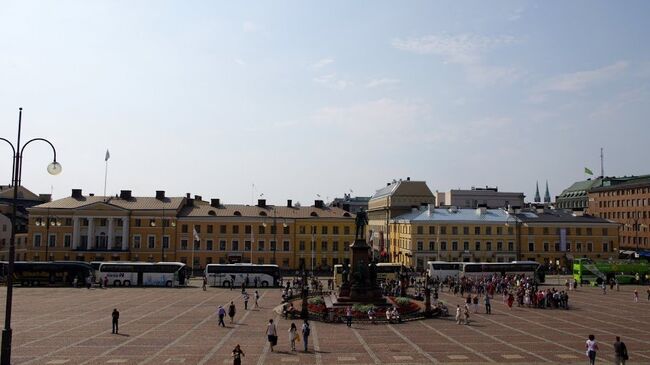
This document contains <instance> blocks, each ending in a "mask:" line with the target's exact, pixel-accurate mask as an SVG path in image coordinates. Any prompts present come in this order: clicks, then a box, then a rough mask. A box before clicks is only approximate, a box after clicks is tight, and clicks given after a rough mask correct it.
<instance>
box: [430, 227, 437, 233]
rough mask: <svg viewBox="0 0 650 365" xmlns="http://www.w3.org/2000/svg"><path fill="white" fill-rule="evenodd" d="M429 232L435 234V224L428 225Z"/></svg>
mask: <svg viewBox="0 0 650 365" xmlns="http://www.w3.org/2000/svg"><path fill="white" fill-rule="evenodd" d="M429 234H436V226H429Z"/></svg>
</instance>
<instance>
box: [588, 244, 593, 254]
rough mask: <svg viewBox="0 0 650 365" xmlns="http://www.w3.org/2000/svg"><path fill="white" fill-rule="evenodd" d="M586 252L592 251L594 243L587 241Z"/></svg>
mask: <svg viewBox="0 0 650 365" xmlns="http://www.w3.org/2000/svg"><path fill="white" fill-rule="evenodd" d="M587 252H594V244H593V243H591V242H587Z"/></svg>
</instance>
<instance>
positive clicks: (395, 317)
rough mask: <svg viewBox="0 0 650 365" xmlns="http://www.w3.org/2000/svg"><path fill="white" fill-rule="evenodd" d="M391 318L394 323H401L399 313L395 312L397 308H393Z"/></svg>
mask: <svg viewBox="0 0 650 365" xmlns="http://www.w3.org/2000/svg"><path fill="white" fill-rule="evenodd" d="M391 318H392V319H393V320H394V321H395V322H396V323H402V318H401V317H400V315H399V311H398V310H397V307H393V311H392V313H391Z"/></svg>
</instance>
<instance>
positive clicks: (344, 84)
mask: <svg viewBox="0 0 650 365" xmlns="http://www.w3.org/2000/svg"><path fill="white" fill-rule="evenodd" d="M314 82H316V83H317V84H321V85H324V86H327V87H330V88H333V89H338V90H343V89H346V88H348V87H350V86H352V85H353V83H352V81H349V80H346V79H343V78H339V77H338V76H337V75H336V74H327V75H322V76H318V77H315V78H314Z"/></svg>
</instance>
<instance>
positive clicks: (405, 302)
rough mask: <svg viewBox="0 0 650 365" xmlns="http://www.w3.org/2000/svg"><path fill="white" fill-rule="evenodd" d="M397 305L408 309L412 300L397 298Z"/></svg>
mask: <svg viewBox="0 0 650 365" xmlns="http://www.w3.org/2000/svg"><path fill="white" fill-rule="evenodd" d="M395 303H397V305H399V306H400V307H406V306H407V305H409V303H411V299H409V298H406V297H397V298H395Z"/></svg>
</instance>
